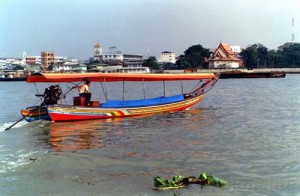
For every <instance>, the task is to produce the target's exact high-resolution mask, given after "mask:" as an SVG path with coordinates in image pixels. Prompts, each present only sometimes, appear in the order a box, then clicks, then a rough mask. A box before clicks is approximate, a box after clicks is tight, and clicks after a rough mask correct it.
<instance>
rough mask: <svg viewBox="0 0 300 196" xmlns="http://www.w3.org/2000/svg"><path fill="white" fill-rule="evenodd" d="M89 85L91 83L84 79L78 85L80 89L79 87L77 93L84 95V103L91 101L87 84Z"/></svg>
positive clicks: (87, 103)
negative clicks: (82, 82)
mask: <svg viewBox="0 0 300 196" xmlns="http://www.w3.org/2000/svg"><path fill="white" fill-rule="evenodd" d="M90 85H91V81H89V80H85V81H84V84H82V85H81V86H80V89H79V95H80V97H84V99H85V100H84V104H85V105H89V103H90V101H91V97H92V94H91V92H90V91H89V86H90Z"/></svg>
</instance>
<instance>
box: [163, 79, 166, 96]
mask: <svg viewBox="0 0 300 196" xmlns="http://www.w3.org/2000/svg"><path fill="white" fill-rule="evenodd" d="M163 83H164V97H166V85H165V80H163Z"/></svg>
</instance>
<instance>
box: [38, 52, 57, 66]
mask: <svg viewBox="0 0 300 196" xmlns="http://www.w3.org/2000/svg"><path fill="white" fill-rule="evenodd" d="M54 59H55V55H54V52H45V51H43V52H41V64H42V67H43V68H48V67H49V66H50V65H54Z"/></svg>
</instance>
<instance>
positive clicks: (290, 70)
mask: <svg viewBox="0 0 300 196" xmlns="http://www.w3.org/2000/svg"><path fill="white" fill-rule="evenodd" d="M230 71H241V72H246V73H272V72H284V73H286V74H299V73H300V68H264V69H252V70H248V69H197V73H207V72H214V73H222V72H230ZM183 72H184V70H164V73H183Z"/></svg>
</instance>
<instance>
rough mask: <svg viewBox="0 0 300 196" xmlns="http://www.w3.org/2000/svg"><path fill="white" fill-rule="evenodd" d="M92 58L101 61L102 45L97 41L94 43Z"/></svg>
mask: <svg viewBox="0 0 300 196" xmlns="http://www.w3.org/2000/svg"><path fill="white" fill-rule="evenodd" d="M94 60H98V61H99V62H102V61H103V56H102V47H101V44H100V43H99V42H97V43H96V44H95V45H94Z"/></svg>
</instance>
